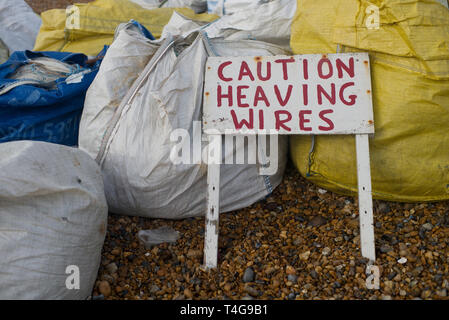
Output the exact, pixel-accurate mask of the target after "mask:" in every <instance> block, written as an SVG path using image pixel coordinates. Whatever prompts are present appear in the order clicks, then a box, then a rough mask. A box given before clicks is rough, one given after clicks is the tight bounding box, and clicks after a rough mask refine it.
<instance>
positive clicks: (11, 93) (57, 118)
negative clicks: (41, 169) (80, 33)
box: [0, 46, 107, 146]
mask: <svg viewBox="0 0 449 320" xmlns="http://www.w3.org/2000/svg"><path fill="white" fill-rule="evenodd" d="M106 50H107V47H106V46H105V48H104V49H103V51H102V52H101V53H100V54H99V55H98V56H97V59H95V60H94V61H93V62H92V63H90V62H89V61H88V57H87V56H85V55H84V54H79V53H67V52H32V51H17V52H14V53H13V54H12V55H11V56H10V58H9V59H8V61H6V62H5V63H4V64H2V65H0V143H1V142H7V141H14V140H37V141H46V142H52V143H57V144H63V145H68V146H75V145H77V144H78V129H79V121H80V118H81V113H82V110H83V105H84V99H85V96H86V91H87V89H88V88H89V86H90V84H91V83H92V81H93V80H94V78H95V76H96V74H97V72H98V69H99V67H100V64H101V59H102V57H103V56H104V54H105V52H106ZM36 58H53V59H57V60H59V61H61V62H65V63H67V64H68V65H69V66H70V68H69V69H70V70H69V71H68V72H67V73H65V74H64V76H63V77H60V78H57V79H55V80H53V81H48V79H46V75H44V74H43V75H42V79H43V80H42V81H41V80H37V81H36V79H35V78H36V77H37V78H39V77H40V76H41V75H39V73H38V71H36V77H35V78H34V79H33V80H32V81H28V82H27V81H26V79H21V80H18V79H13V78H12V77H14V75H15V74H16V73H17V72H18V70H21V69H19V68H20V67H23V66H26V65H28V66H30V69H32V66H33V65H32V64H30V61H33V59H36ZM44 80H47V81H44ZM33 81H34V83H32V82H33ZM30 82H31V83H30Z"/></svg>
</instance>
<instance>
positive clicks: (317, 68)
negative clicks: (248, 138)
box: [203, 53, 375, 268]
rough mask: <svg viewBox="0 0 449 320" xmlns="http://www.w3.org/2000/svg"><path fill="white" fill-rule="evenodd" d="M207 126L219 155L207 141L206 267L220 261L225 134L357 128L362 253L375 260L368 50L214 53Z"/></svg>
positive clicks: (207, 79)
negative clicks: (244, 54) (242, 54)
mask: <svg viewBox="0 0 449 320" xmlns="http://www.w3.org/2000/svg"><path fill="white" fill-rule="evenodd" d="M203 131H204V133H206V134H207V135H208V140H209V146H211V145H212V143H215V146H217V145H218V146H219V147H216V148H215V151H216V152H215V153H216V154H215V155H213V152H212V151H211V150H212V148H211V147H209V159H212V160H213V161H209V165H208V176H207V183H208V193H207V213H206V234H205V245H204V264H205V267H206V268H215V267H216V266H217V252H218V220H219V198H220V164H219V160H221V135H222V134H231V135H236V134H273V133H274V134H309V135H312V134H313V135H315V134H355V135H356V139H355V142H356V151H357V175H358V194H359V213H360V214H359V219H360V242H361V251H362V256H364V257H366V258H368V259H369V260H370V261H374V260H375V246H374V227H373V210H372V194H371V173H370V160H369V142H368V135H369V134H373V133H374V118H373V105H372V93H371V75H370V64H369V56H368V54H367V53H345V54H329V55H317V54H315V55H296V56H268V57H210V58H208V60H207V64H206V74H205V84H204V99H203ZM217 153H218V154H217ZM217 160H218V161H217Z"/></svg>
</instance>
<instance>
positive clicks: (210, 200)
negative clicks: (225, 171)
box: [204, 134, 222, 269]
mask: <svg viewBox="0 0 449 320" xmlns="http://www.w3.org/2000/svg"><path fill="white" fill-rule="evenodd" d="M207 138H208V143H209V144H208V154H207V156H208V161H207V163H208V166H207V212H206V227H205V228H206V232H205V236H204V267H205V268H206V269H212V268H216V267H217V258H218V233H219V228H218V224H219V216H220V163H221V148H222V143H221V140H222V139H221V135H220V134H214V135H212V134H211V135H208V136H207Z"/></svg>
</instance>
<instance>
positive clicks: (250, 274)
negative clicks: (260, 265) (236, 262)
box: [243, 268, 254, 282]
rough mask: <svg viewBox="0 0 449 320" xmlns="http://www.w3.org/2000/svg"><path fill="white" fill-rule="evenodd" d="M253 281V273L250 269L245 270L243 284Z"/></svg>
mask: <svg viewBox="0 0 449 320" xmlns="http://www.w3.org/2000/svg"><path fill="white" fill-rule="evenodd" d="M253 281H254V271H253V269H252V268H246V270H245V273H244V274H243V282H253Z"/></svg>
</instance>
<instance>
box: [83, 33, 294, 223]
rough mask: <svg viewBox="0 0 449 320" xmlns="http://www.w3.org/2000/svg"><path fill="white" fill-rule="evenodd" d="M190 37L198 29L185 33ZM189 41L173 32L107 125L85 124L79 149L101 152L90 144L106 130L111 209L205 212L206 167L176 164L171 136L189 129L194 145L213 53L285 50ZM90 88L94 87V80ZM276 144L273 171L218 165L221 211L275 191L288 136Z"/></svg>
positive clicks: (161, 214) (102, 159)
mask: <svg viewBox="0 0 449 320" xmlns="http://www.w3.org/2000/svg"><path fill="white" fill-rule="evenodd" d="M192 37H194V34H192V35H191V36H189V37H188V38H192ZM187 42H188V41H187V40H185V39H183V38H175V39H171V38H170V37H169V38H167V40H165V41H164V42H163V43H162V45H161V47H160V49H159V50H158V51H157V52H156V54H155V55H154V56H153V58H152V59H151V61H150V62H149V63H148V65H147V66H146V67H145V70H144V71H143V72H142V74H141V75H140V76H139V78H138V79H137V80H136V81H135V83H134V84H133V86H132V87H131V89H130V90H129V92H128V93H127V95H126V96H125V98H124V99H123V100H122V102H121V104H120V106H119V107H118V108H117V109H116V111H115V114H114V116H113V117H112V119H111V121H110V123H109V126H108V130H106V132H99V133H98V134H94V135H91V134H89V133H87V134H86V131H83V130H80V148H82V149H85V150H89V152H90V153H91V152H92V151H96V147H94V148H92V146H97V145H98V139H99V137H100V136H101V137H102V143H101V148H100V152H99V153H98V154H97V156H96V159H97V161H98V162H99V163H100V165H101V167H102V170H103V178H104V184H105V193H106V198H107V200H108V205H109V208H110V210H111V211H112V212H116V213H122V214H127V215H137V216H145V217H154V218H169V219H180V218H185V217H190V216H199V215H204V213H205V208H206V207H205V206H206V190H207V188H206V177H207V174H206V173H207V166H206V165H205V164H204V163H202V164H174V163H173V162H172V161H171V160H170V153H171V151H172V149H173V148H174V146H175V145H176V142H172V141H171V140H170V135H171V133H172V132H173V131H174V130H176V129H185V130H187V131H188V132H189V134H190V139H191V145H193V143H194V142H193V141H192V140H193V138H194V137H193V125H194V121H201V118H202V112H201V110H202V90H203V78H204V68H205V63H206V59H207V57H208V55H209V54H214V53H215V54H217V55H227V56H243V55H250V56H251V55H260V56H266V55H281V54H286V52H285V51H284V50H283V49H281V48H279V47H277V46H274V45H270V44H267V43H263V42H258V41H251V40H246V41H227V40H213V39H212V40H210V39H209V40H207V39H205V38H203V36H201V35H200V36H198V37H197V38H196V39H195V40H194V42H193V43H192V44H190V43H191V42H189V43H187ZM184 48H185V49H184ZM110 51H111V49H109V51H108V54H109V52H110ZM100 72H101V69H100ZM119 79H120V78H119V77H118V78H115V79H114V81H119ZM89 90H92V94H93V92H95V85H94V84H93V85H92V86H91V88H90V89H89ZM88 105H89V106H91V107H93V104H88ZM85 112H89V111H88V110H85ZM100 112H101V111H100ZM83 119H85V117H84V116H83V118H82V120H81V121H83ZM83 135H86V136H85V137H83ZM201 148H203V149H204V148H206V144H205V143H203V144H202V146H201ZM278 151H279V153H278V154H279V169H278V171H277V173H276V174H274V175H272V176H263V175H259V166H258V165H257V164H247V165H222V166H221V181H220V183H221V184H220V188H221V189H220V201H221V202H220V209H221V210H220V211H221V212H226V211H231V210H236V209H240V208H243V207H246V206H249V205H251V204H253V203H254V202H255V201H257V200H260V199H261V198H263V197H265V196H267V195H268V194H270V193H271V191H272V190H273V189H274V188H275V187H276V186H277V185H278V184H279V183H280V182H281V180H282V174H283V171H284V168H285V162H286V159H287V154H286V153H287V150H286V140H285V137H280V138H279V150H278Z"/></svg>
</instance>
